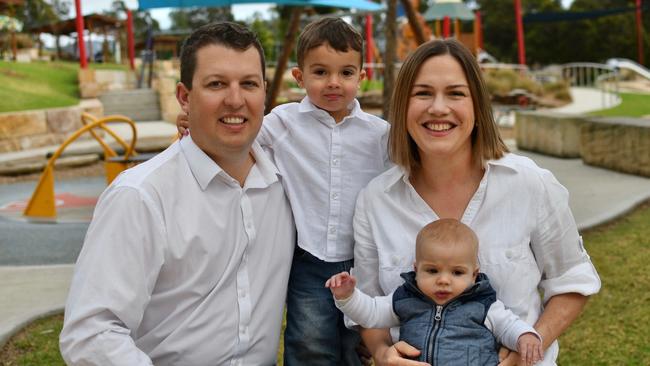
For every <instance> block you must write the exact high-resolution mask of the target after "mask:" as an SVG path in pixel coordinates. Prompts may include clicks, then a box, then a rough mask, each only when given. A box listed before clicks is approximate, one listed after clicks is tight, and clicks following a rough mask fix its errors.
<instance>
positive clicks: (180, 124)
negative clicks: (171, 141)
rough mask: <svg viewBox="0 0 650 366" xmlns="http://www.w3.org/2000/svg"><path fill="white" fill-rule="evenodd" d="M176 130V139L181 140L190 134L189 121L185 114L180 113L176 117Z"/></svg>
mask: <svg viewBox="0 0 650 366" xmlns="http://www.w3.org/2000/svg"><path fill="white" fill-rule="evenodd" d="M176 128H177V129H178V138H179V139H182V138H183V136H187V135H188V134H189V133H190V121H189V119H188V117H187V114H185V112H180V113H179V114H178V115H177V116H176Z"/></svg>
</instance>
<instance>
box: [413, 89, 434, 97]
mask: <svg viewBox="0 0 650 366" xmlns="http://www.w3.org/2000/svg"><path fill="white" fill-rule="evenodd" d="M430 95H431V92H429V91H428V90H416V91H414V92H413V96H415V97H428V96H430Z"/></svg>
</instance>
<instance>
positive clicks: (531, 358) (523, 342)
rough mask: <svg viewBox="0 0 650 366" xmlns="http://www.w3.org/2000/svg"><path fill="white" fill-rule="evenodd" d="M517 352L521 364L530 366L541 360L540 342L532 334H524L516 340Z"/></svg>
mask: <svg viewBox="0 0 650 366" xmlns="http://www.w3.org/2000/svg"><path fill="white" fill-rule="evenodd" d="M517 352H518V353H519V355H521V362H522V363H523V364H524V365H526V366H531V365H534V364H536V363H537V362H539V361H541V360H542V359H543V357H544V356H543V354H544V353H543V352H542V340H541V339H539V338H538V337H537V336H536V335H535V334H533V333H524V334H522V335H521V336H519V339H518V340H517Z"/></svg>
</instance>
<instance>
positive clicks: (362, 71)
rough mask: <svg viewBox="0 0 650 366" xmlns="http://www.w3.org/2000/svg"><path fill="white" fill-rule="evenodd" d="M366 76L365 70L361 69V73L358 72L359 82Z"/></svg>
mask: <svg viewBox="0 0 650 366" xmlns="http://www.w3.org/2000/svg"><path fill="white" fill-rule="evenodd" d="M367 76H368V74H366V69H361V71H360V72H359V82H362V81H363V80H365V79H366V77H367Z"/></svg>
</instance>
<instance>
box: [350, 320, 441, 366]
mask: <svg viewBox="0 0 650 366" xmlns="http://www.w3.org/2000/svg"><path fill="white" fill-rule="evenodd" d="M359 334H361V339H363V342H364V343H365V344H366V347H368V350H369V351H370V354H371V355H372V358H373V359H374V360H375V365H376V366H402V365H403V366H425V365H429V364H428V363H426V362H420V361H413V360H407V359H405V358H404V357H409V358H413V357H418V356H419V355H420V351H419V350H417V349H416V348H415V347H413V346H411V345H409V344H408V343H406V342H404V341H399V342H397V343H395V344H392V343H393V342H392V340H391V337H390V332H389V331H388V329H365V328H360V329H359Z"/></svg>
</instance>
